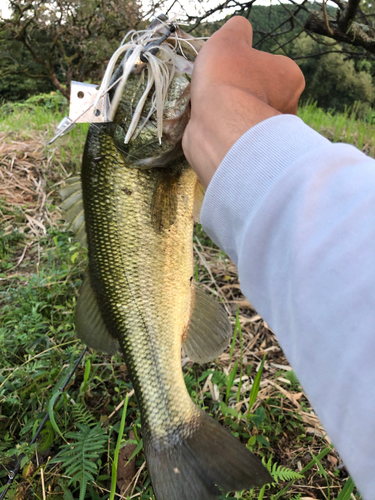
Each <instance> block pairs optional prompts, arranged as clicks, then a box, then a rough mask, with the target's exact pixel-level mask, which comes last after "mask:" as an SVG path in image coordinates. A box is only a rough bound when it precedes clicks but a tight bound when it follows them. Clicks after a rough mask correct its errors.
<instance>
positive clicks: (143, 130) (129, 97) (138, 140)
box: [112, 28, 202, 169]
mask: <svg viewBox="0 0 375 500" xmlns="http://www.w3.org/2000/svg"><path fill="white" fill-rule="evenodd" d="M176 33H177V35H176V41H177V40H178V41H179V48H177V49H176V51H175V53H174V54H173V59H172V60H171V52H170V51H169V52H167V51H164V50H163V48H162V47H161V48H160V50H159V52H158V53H157V58H158V62H159V63H160V66H163V65H164V67H165V66H166V67H167V69H168V74H169V75H171V74H172V75H173V76H172V78H171V79H170V81H169V85H168V86H167V89H166V92H165V95H164V96H163V105H162V116H163V120H162V124H163V125H162V138H161V140H160V132H159V131H158V124H157V118H156V113H155V111H153V109H154V108H155V107H153V105H154V103H155V93H154V91H153V90H155V86H154V87H153V88H151V91H150V92H149V94H148V96H147V98H146V99H145V101H144V104H143V108H142V110H141V112H140V119H139V122H138V125H137V126H136V128H135V130H134V133H133V134H132V135H131V137H130V139H128V140H126V136H127V133H128V128H129V126H130V124H131V121H132V118H133V116H134V114H135V113H136V112H137V106H138V103H139V102H140V101H141V100H142V98H143V97H144V93H145V91H146V89H147V86H148V85H149V81H150V75H149V72H151V71H155V70H154V68H155V65H154V67H152V66H151V65H150V64H149V63H147V62H146V63H145V62H142V61H141V60H140V59H139V60H137V61H136V64H135V65H134V69H133V71H132V73H131V74H130V75H129V77H128V80H127V82H126V85H125V87H124V89H123V92H122V95H121V99H120V102H119V105H118V108H117V111H116V114H115V116H114V119H113V123H114V127H113V128H112V130H113V140H114V144H115V146H116V148H117V149H118V151H119V152H120V153H121V155H122V156H123V158H124V160H125V161H126V163H127V165H129V166H131V167H134V168H144V169H147V168H153V167H163V166H166V165H168V164H169V163H170V162H171V161H173V160H174V159H176V158H178V157H180V156H182V155H183V151H182V146H181V143H182V136H183V133H184V131H185V128H186V125H187V124H188V121H189V119H190V77H191V74H192V71H193V59H194V58H195V55H196V53H197V52H198V50H199V49H200V48H201V46H202V41H201V40H196V39H194V38H192V37H190V36H189V35H187V34H186V33H184V32H182V30H180V29H178V28H177V30H176ZM180 40H182V42H181V41H180ZM183 40H188V41H187V42H185V43H184V41H183ZM192 41H194V43H195V44H194V45H193V43H192ZM197 42H198V43H197ZM166 43H168V44H169V46H171V45H173V43H176V42H174V39H173V37H171V39H167V40H166ZM172 64H173V68H172ZM121 71H122V70H121V67H120V68H119V70H118V73H120V72H121ZM118 73H115V75H114V77H113V80H114V81H116V79H117V78H118ZM162 77H163V75H162ZM115 90H116V87H115V88H114V90H113V92H115Z"/></svg>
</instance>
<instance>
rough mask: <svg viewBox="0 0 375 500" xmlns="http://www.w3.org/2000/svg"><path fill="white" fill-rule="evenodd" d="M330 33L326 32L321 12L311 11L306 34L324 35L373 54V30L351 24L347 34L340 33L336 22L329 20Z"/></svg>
mask: <svg viewBox="0 0 375 500" xmlns="http://www.w3.org/2000/svg"><path fill="white" fill-rule="evenodd" d="M330 21H331V22H330V27H331V31H332V33H331V32H329V31H328V29H327V25H326V22H325V19H324V15H323V13H322V12H319V11H313V12H311V13H310V15H309V17H308V19H307V21H306V23H305V29H306V30H307V31H308V32H312V33H315V34H317V35H324V36H327V37H329V38H333V39H334V40H336V41H338V42H344V43H348V44H350V45H355V46H357V47H363V48H364V49H366V50H368V51H369V52H372V53H375V30H374V29H373V28H371V27H370V26H367V25H363V24H358V23H356V22H352V24H351V26H350V28H349V30H348V31H347V32H342V31H341V29H340V27H339V26H338V24H337V22H335V21H334V20H333V19H332V18H331V19H330Z"/></svg>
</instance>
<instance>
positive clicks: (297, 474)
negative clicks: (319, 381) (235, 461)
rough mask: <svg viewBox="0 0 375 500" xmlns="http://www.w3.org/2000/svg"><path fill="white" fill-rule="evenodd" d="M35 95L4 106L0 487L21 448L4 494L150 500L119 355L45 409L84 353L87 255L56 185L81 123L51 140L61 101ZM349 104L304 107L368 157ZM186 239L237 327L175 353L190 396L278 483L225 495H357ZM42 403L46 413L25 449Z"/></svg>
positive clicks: (263, 345) (204, 252)
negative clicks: (80, 330)
mask: <svg viewBox="0 0 375 500" xmlns="http://www.w3.org/2000/svg"><path fill="white" fill-rule="evenodd" d="M33 99H34V100H33V101H30V100H29V101H27V102H25V103H23V104H22V105H16V104H14V105H11V106H10V105H9V104H7V105H6V107H5V108H2V110H1V116H2V121H1V122H0V138H2V140H3V142H2V145H1V146H0V170H1V171H0V173H1V175H2V176H3V179H4V181H3V185H2V186H0V212H1V216H2V226H1V228H0V257H1V264H0V282H1V289H0V307H1V315H0V464H1V465H0V492H1V490H2V488H3V486H2V485H4V484H5V483H6V480H7V476H8V472H9V471H10V470H11V469H12V467H13V466H14V463H15V461H16V459H17V457H19V456H20V454H21V453H24V454H25V455H26V458H25V459H24V461H23V462H24V463H23V466H24V467H23V472H22V473H21V474H20V475H19V476H18V477H17V479H16V481H15V482H14V484H13V485H12V487H11V489H10V490H9V491H8V494H7V498H9V499H11V500H21V499H28V498H36V499H44V498H46V499H50V500H52V499H54V500H71V499H80V500H83V499H85V498H86V499H94V500H98V499H106V498H109V497H110V494H111V493H110V492H111V490H112V496H111V498H120V491H121V492H122V493H125V496H123V498H127V499H128V498H139V499H141V500H150V499H151V500H152V499H153V498H154V496H153V493H152V488H151V485H150V481H149V478H148V474H147V469H146V467H145V462H144V455H143V448H142V430H141V424H140V414H139V409H138V406H137V401H136V398H135V396H134V395H133V393H132V384H131V381H130V379H129V376H128V374H127V370H126V366H125V365H124V363H123V360H122V356H121V355H120V354H116V355H115V356H113V357H109V356H106V355H103V354H100V353H97V352H95V351H92V350H89V351H88V353H87V354H86V356H85V358H84V362H82V363H81V364H80V366H79V367H78V369H77V371H76V373H75V375H74V377H73V379H72V380H71V382H70V383H69V386H68V389H67V391H66V393H64V394H63V395H62V397H61V398H60V399H59V401H58V403H57V404H56V406H55V408H54V409H53V403H54V401H55V399H56V395H57V394H58V393H59V387H61V385H62V384H63V382H64V381H65V380H66V377H67V375H68V373H69V372H70V370H71V368H72V366H73V365H74V363H75V361H76V360H77V358H78V357H79V355H80V353H81V352H82V349H83V346H82V344H81V343H80V341H78V340H77V339H76V338H75V335H74V308H75V304H76V299H77V296H78V292H79V288H80V284H81V280H82V277H83V273H84V271H85V268H86V252H85V250H84V249H83V248H81V247H80V246H79V244H77V243H75V242H74V239H73V236H72V233H70V232H69V231H68V228H67V226H66V224H65V223H64V222H63V221H62V219H61V215H60V212H59V209H58V205H59V197H58V184H59V183H61V181H62V180H63V179H64V178H65V177H66V176H67V175H68V174H75V173H77V172H78V171H79V168H80V154H81V151H82V147H83V143H84V138H85V133H86V131H87V126H81V127H77V128H76V129H74V130H73V131H72V132H71V133H70V135H68V136H67V137H64V138H63V139H62V140H61V141H60V142H59V143H57V144H56V145H55V144H54V145H53V148H51V149H47V148H45V145H44V144H45V143H46V141H47V140H48V139H49V138H50V137H52V135H53V126H55V125H56V123H58V121H59V120H60V119H61V117H62V114H64V113H65V111H66V110H65V109H64V105H62V106H61V102H60V97H58V96H41V97H39V98H33ZM38 103H40V104H38ZM355 114H356V110H355V109H352V110H351V111H350V112H349V111H347V112H346V113H345V114H333V113H331V114H326V113H324V112H323V111H322V110H320V109H319V108H317V107H316V106H315V105H311V104H308V105H305V106H302V108H301V109H300V116H301V117H302V118H303V119H304V120H306V121H307V123H308V124H310V125H311V126H312V127H314V128H316V129H317V130H319V131H321V132H323V133H325V134H327V135H328V136H329V137H330V138H331V139H333V140H345V141H347V142H351V143H354V144H356V145H358V146H359V147H363V148H364V149H365V150H366V149H368V151H369V152H370V153H371V154H373V155H374V152H375V134H374V126H373V125H371V124H370V123H369V121H370V120H368V121H367V122H366V121H365V120H364V119H362V120H356V119H355ZM9 172H11V173H12V175H9ZM194 244H195V249H196V252H195V259H196V273H195V276H196V280H197V281H198V282H199V283H200V284H201V285H202V286H204V287H205V288H206V289H208V290H211V292H212V293H213V294H214V295H216V296H219V298H220V300H222V302H223V303H224V305H225V307H226V308H227V309H228V311H229V313H230V314H231V320H232V322H233V326H234V337H233V341H232V344H231V346H230V347H229V348H228V349H227V351H226V352H225V353H224V354H223V355H222V356H220V358H219V359H218V360H217V361H216V362H214V363H210V364H207V365H205V366H198V365H193V364H192V363H191V362H188V361H187V359H185V358H184V360H183V371H184V377H185V381H186V386H187V388H188V390H189V393H190V395H191V397H192V398H193V400H194V401H195V403H196V404H198V405H199V406H200V407H201V408H204V409H205V411H207V412H209V413H210V414H212V415H213V416H214V417H215V418H216V419H218V420H219V421H220V422H221V423H222V424H224V425H225V426H226V427H227V428H228V429H229V430H230V431H231V432H232V433H233V434H234V435H235V436H236V437H238V439H240V440H241V441H242V442H243V443H244V444H246V446H247V447H248V448H249V449H250V450H252V451H254V452H255V453H257V454H258V455H259V456H260V457H262V458H263V460H264V462H265V464H267V467H268V469H269V470H270V472H271V474H272V477H273V479H274V483H273V484H272V485H271V486H267V487H265V488H262V489H261V490H252V491H247V492H242V493H240V494H238V495H237V496H236V497H235V496H234V495H233V494H230V495H227V496H223V497H222V498H223V499H224V498H238V499H240V500H251V499H254V500H255V499H259V500H261V499H266V498H267V499H273V500H278V499H286V500H297V499H301V498H302V497H313V496H315V498H318V499H329V500H330V499H334V498H338V499H339V500H349V498H353V497H350V495H351V494H352V493H353V495H354V498H356V499H359V498H360V497H359V495H358V493H356V490H355V487H354V485H353V483H352V481H351V479H350V478H349V479H348V476H347V473H346V471H345V469H344V468H342V467H341V465H342V464H340V458H339V457H338V456H337V454H336V452H335V450H334V449H333V448H332V446H331V445H330V443H329V440H328V438H327V437H326V435H325V433H324V430H323V429H322V428H321V426H320V424H319V421H318V419H317V417H316V416H315V414H314V412H313V410H312V408H311V406H310V404H309V401H308V400H307V398H306V397H305V395H304V393H303V391H302V388H301V387H300V385H299V382H298V379H297V378H296V376H295V374H294V372H293V371H291V369H290V367H289V366H288V363H287V361H286V359H285V357H284V355H283V353H282V351H281V349H280V348H279V346H278V344H277V341H276V338H275V336H274V335H273V333H272V332H271V331H270V330H269V328H268V326H267V325H266V324H265V322H264V321H263V320H262V318H260V317H259V316H258V315H257V314H256V312H255V311H254V310H253V309H252V308H251V306H250V304H249V303H248V302H247V301H246V300H245V298H244V297H243V296H242V295H241V293H240V290H239V285H238V276H237V270H236V269H235V267H234V266H233V264H232V263H231V262H230V260H229V259H228V258H227V257H226V255H225V254H223V252H222V251H220V250H219V249H217V247H216V246H215V245H213V244H212V243H211V242H210V240H209V239H208V237H207V236H206V235H205V233H204V231H203V230H202V228H201V227H200V226H197V228H196V236H195V240H194ZM210 273H212V276H213V279H212V277H211V274H210ZM126 398H127V403H125V404H124V401H125V399H126ZM48 411H49V413H50V420H49V422H47V424H46V426H45V428H44V430H43V431H42V433H41V436H40V437H39V439H38V440H37V442H36V443H35V444H34V445H32V446H30V445H29V443H30V441H31V438H32V436H33V435H34V433H35V431H36V429H37V427H38V425H39V424H40V422H41V421H42V419H43V417H44V415H45V414H46V412H48ZM121 415H123V418H121ZM116 455H117V456H118V457H119V460H120V462H119V464H122V465H121V466H120V465H119V467H117V471H116V465H117V463H114V462H113V459H114V457H115V456H116ZM124 464H127V467H126V469H125V470H129V471H130V473H129V475H128V476H126V474H125V475H124V473H123V466H124ZM115 471H116V473H117V481H115V480H114V479H113V477H114V475H113V474H114V472H115ZM120 472H121V473H120ZM111 478H112V482H111Z"/></svg>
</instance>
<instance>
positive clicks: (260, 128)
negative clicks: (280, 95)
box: [202, 116, 375, 500]
mask: <svg viewBox="0 0 375 500" xmlns="http://www.w3.org/2000/svg"><path fill="white" fill-rule="evenodd" d="M374 220H375V162H374V160H372V159H370V158H367V157H366V156H365V155H363V154H362V153H360V152H359V151H357V150H356V149H355V148H352V147H350V146H347V145H331V144H330V143H329V142H328V141H327V140H325V139H324V138H323V137H321V136H320V135H318V134H316V133H315V132H313V131H312V130H311V129H309V128H308V127H307V126H306V125H304V124H303V123H302V122H301V121H300V120H298V119H297V118H295V117H292V116H278V117H275V118H271V119H270V120H266V121H264V122H262V123H260V124H259V125H257V126H256V127H254V128H252V129H251V130H250V131H249V132H247V133H246V134H245V136H243V137H242V138H241V139H240V140H239V141H238V142H237V143H236V145H235V146H234V147H233V148H232V149H231V150H230V151H229V153H228V154H227V155H226V157H225V159H224V160H223V162H222V163H221V165H220V167H219V168H218V170H217V172H216V174H215V175H214V177H213V179H212V181H211V183H210V185H209V187H208V190H207V193H206V198H205V201H204V204H203V210H202V223H203V226H204V227H205V229H206V230H207V232H208V234H209V235H210V236H211V237H212V238H213V239H214V241H216V242H217V243H218V244H219V245H220V246H221V247H222V248H223V249H224V250H225V251H227V253H228V254H229V255H230V256H231V257H232V259H233V260H234V262H235V263H236V264H237V265H238V269H239V275H240V280H241V286H242V289H243V291H244V293H245V295H246V296H247V297H248V299H249V300H250V301H251V303H252V304H253V305H254V307H255V308H256V309H257V311H258V312H259V313H260V314H261V315H262V316H263V317H264V319H265V320H266V321H267V323H268V324H269V325H270V327H271V328H272V329H273V331H274V332H275V334H276V335H277V337H278V339H279V341H280V344H281V346H282V348H283V350H284V352H285V354H286V356H287V357H288V360H289V362H290V363H291V365H292V367H293V368H294V370H295V371H296V374H297V376H298V377H299V379H300V382H301V384H302V386H303V388H304V390H305V392H306V394H307V396H308V397H309V399H310V400H311V402H312V404H313V406H314V408H315V410H316V411H317V413H318V415H319V417H320V419H321V421H322V423H323V425H324V426H325V428H326V430H327V432H328V434H329V436H330V437H331V439H332V441H333V442H334V444H335V446H336V447H337V449H338V451H339V453H340V454H341V456H342V458H343V460H344V461H345V463H346V465H347V466H348V468H349V471H350V472H351V474H352V475H353V477H354V480H355V481H356V483H357V485H358V487H359V488H360V490H361V491H362V493H363V495H364V498H365V499H366V500H367V499H368V500H372V499H373V498H374V497H375V478H374V475H373V469H374V467H375V444H374V443H375V417H374V415H375V384H374V382H373V381H374V380H375V363H374V362H373V355H374V352H375V333H374V332H375V315H374V304H375V287H374V284H375V223H374Z"/></svg>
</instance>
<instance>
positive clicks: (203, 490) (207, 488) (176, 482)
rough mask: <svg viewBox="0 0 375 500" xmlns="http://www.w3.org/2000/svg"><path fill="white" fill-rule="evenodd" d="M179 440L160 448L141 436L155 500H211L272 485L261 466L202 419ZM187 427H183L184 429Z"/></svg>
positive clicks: (213, 423) (221, 430)
mask: <svg viewBox="0 0 375 500" xmlns="http://www.w3.org/2000/svg"><path fill="white" fill-rule="evenodd" d="M194 424H195V425H192V426H191V427H192V428H191V429H189V430H188V432H187V433H186V437H184V438H182V439H179V440H177V439H175V440H174V441H172V439H171V440H170V441H171V442H170V444H169V445H168V442H167V440H166V439H164V441H163V442H162V443H158V442H157V441H155V440H153V439H150V438H149V437H148V436H147V433H145V432H144V433H143V436H144V440H143V441H144V447H145V453H146V462H147V467H148V471H149V473H150V477H151V483H152V486H153V489H154V493H155V497H156V498H157V499H158V500H177V499H178V500H216V499H218V498H219V497H220V498H222V497H221V496H220V491H219V489H218V488H217V485H218V486H220V487H221V488H222V489H223V490H224V491H225V492H229V491H242V490H247V489H250V488H253V487H254V486H256V487H261V486H263V485H265V484H267V483H271V482H272V477H271V475H270V474H269V472H268V471H267V469H266V467H264V466H263V464H262V462H261V461H260V460H259V458H257V457H256V456H255V455H253V454H252V453H251V452H250V451H249V450H248V449H247V448H246V446H244V445H243V444H242V443H241V441H240V440H239V439H236V438H235V437H234V436H232V435H231V434H230V432H228V431H227V430H226V429H225V428H224V427H223V426H221V425H220V424H219V423H218V422H216V420H214V419H213V418H212V417H210V416H209V415H206V414H205V413H203V412H202V413H201V414H200V418H199V420H198V421H197V422H194ZM187 425H188V424H187Z"/></svg>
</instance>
